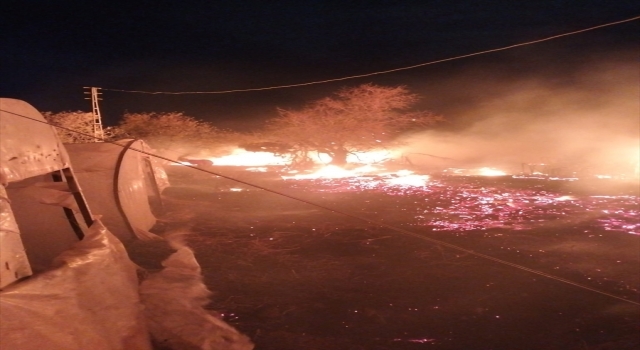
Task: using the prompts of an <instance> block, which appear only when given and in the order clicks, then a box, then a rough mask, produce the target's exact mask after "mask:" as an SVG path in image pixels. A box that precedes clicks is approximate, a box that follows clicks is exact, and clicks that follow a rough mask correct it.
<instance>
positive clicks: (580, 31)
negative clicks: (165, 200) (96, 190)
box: [102, 16, 640, 95]
mask: <svg viewBox="0 0 640 350" xmlns="http://www.w3.org/2000/svg"><path fill="white" fill-rule="evenodd" d="M638 19H640V16H636V17H631V18H627V19H623V20H620V21H615V22H609V23H605V24H600V25H597V26H593V27H589V28H585V29H580V30H575V31H572V32H568V33H563V34H557V35H553V36H550V37H546V38H542V39H537V40H532V41H527V42H523V43H519V44H514V45H509V46H503V47H499V48H496V49H490V50H484V51H479V52H474V53H470V54H465V55H460V56H454V57H449V58H444V59H440V60H436V61H430V62H425V63H419V64H415V65H412V66H407V67H400V68H394V69H388V70H383V71H378V72H373V73H366V74H357V75H351V76H347V77H342V78H334V79H326V80H319V81H311V82H306V83H299V84H290V85H277V86H269V87H262V88H249V89H235V90H221V91H182V92H170V91H140V90H122V89H107V88H102V90H104V91H117V92H131V93H139V94H149V95H161V94H162V95H193V94H228V93H234V92H248V91H263V90H275V89H285V88H293V87H299V86H307V85H317V84H324V83H330V82H334V81H343V80H350V79H356V78H364V77H370V76H374V75H381V74H387V73H393V72H399V71H403V70H408V69H414V68H419V67H424V66H429V65H432V64H436V63H442V62H448V61H454V60H458V59H461V58H467V57H473V56H479V55H484V54H487V53H492V52H498V51H504V50H509V49H513V48H516V47H521V46H526V45H532V44H537V43H541V42H545V41H549V40H553V39H557V38H562V37H565V36H570V35H575V34H579V33H584V32H588V31H591V30H595V29H600V28H604V27H610V26H614V25H617V24H622V23H627V22H632V21H635V20H638Z"/></svg>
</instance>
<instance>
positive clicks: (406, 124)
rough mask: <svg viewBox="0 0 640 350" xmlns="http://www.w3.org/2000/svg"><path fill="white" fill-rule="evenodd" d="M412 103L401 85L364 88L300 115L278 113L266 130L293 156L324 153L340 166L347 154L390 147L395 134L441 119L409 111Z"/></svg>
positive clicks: (319, 103) (414, 98) (314, 104)
mask: <svg viewBox="0 0 640 350" xmlns="http://www.w3.org/2000/svg"><path fill="white" fill-rule="evenodd" d="M417 100H418V96H417V95H415V94H412V93H410V92H409V91H408V90H407V88H406V87H403V86H398V87H386V86H377V85H373V84H364V85H360V86H358V87H354V88H345V89H343V90H340V91H338V92H337V93H336V94H335V95H334V96H332V97H327V98H324V99H321V100H318V101H315V102H312V103H311V104H309V105H307V106H306V107H304V108H302V109H300V110H284V109H280V110H279V113H280V116H279V117H277V118H275V119H273V120H272V121H270V123H269V125H268V129H269V131H270V135H271V136H272V138H273V139H274V140H275V141H277V142H280V143H283V144H287V145H290V146H291V147H293V148H294V149H295V150H296V152H298V153H299V154H302V153H303V154H308V152H311V151H317V152H320V153H326V154H328V155H329V156H331V158H332V161H331V163H332V164H335V165H344V164H345V163H346V161H347V155H349V154H350V153H353V152H363V151H370V150H374V149H383V148H388V147H391V146H394V145H395V143H394V138H395V137H396V136H398V134H399V133H401V132H404V131H408V130H412V129H419V128H424V127H426V126H429V125H432V124H434V123H436V122H438V121H441V120H443V119H442V117H440V116H437V115H434V114H433V113H431V112H424V111H409V109H410V108H411V107H412V106H413V105H414V104H415V103H416V102H417Z"/></svg>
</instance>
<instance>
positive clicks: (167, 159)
mask: <svg viewBox="0 0 640 350" xmlns="http://www.w3.org/2000/svg"><path fill="white" fill-rule="evenodd" d="M0 111H2V112H5V113H9V114H13V115H15V116H18V117H22V118H26V119H29V120H32V121H35V122H38V123H42V124H48V125H51V126H53V127H56V128H60V129H64V130H67V131H71V132H74V133H77V134H80V135H84V136H88V137H92V138H96V139H98V140H100V141H104V142H107V143H111V144H114V145H117V146H120V147H124V146H123V145H121V144H119V143H117V142H115V141H106V140H103V139H100V138H98V137H96V136H93V135H90V134H87V133H83V132H80V131H76V130H73V129H71V128H67V127H64V126H61V125H54V124H50V123H48V122H47V121H42V120H37V119H34V118H31V117H28V116H25V115H21V114H18V113H14V112H10V111H7V110H4V109H0ZM129 149H130V150H132V151H136V152H139V153H142V154H145V155H148V156H151V157H155V158H158V159H162V160H166V161H168V162H171V163H175V164H182V162H180V161H178V160H175V159H171V158H167V157H164V156H160V155H157V154H154V153H151V152H147V151H144V150H141V149H137V148H134V147H130V148H129ZM182 165H184V166H186V167H189V168H192V169H195V170H199V171H202V172H205V173H207V174H211V175H215V176H219V177H222V178H225V179H228V180H232V181H235V182H238V183H241V184H244V185H247V186H251V187H254V188H257V189H260V190H263V191H267V192H271V193H274V194H277V195H280V196H283V197H286V198H289V199H293V200H296V201H299V202H302V203H306V204H309V205H312V206H314V207H317V208H321V209H325V210H328V211H330V212H333V213H336V214H340V215H343V216H347V217H351V218H354V219H358V220H362V221H365V222H368V223H370V224H373V225H378V226H380V227H385V228H388V229H390V230H392V231H395V232H398V233H401V234H404V235H406V236H410V237H414V238H418V239H421V240H424V241H427V242H430V243H433V244H436V245H440V246H443V247H447V248H450V249H454V250H458V251H461V252H464V253H468V254H470V255H473V256H477V257H479V258H483V259H486V260H490V261H493V262H496V263H499V264H502V265H506V266H510V267H513V268H516V269H519V270H522V271H527V272H530V273H533V274H536V275H539V276H542V277H546V278H549V279H552V280H556V281H558V282H562V283H565V284H569V285H572V286H575V287H578V288H581V289H585V290H588V291H591V292H595V293H598V294H601V295H605V296H608V297H611V298H614V299H618V300H621V301H625V302H628V303H631V304H634V305H637V306H640V302H639V301H635V300H631V299H627V298H625V297H622V296H619V295H616V294H612V293H609V292H605V291H603V290H600V289H597V288H593V287H589V286H587V285H584V284H581V283H578V282H574V281H572V280H569V279H566V278H562V277H559V276H555V275H552V274H549V273H546V272H543V271H540V270H536V269H532V268H529V267H526V266H522V265H518V264H516V263H512V262H509V261H506V260H502V259H499V258H496V257H493V256H490V255H486V254H482V253H478V252H476V251H474V250H471V249H467V248H463V247H460V246H458V245H455V244H451V243H447V242H444V241H441V240H438V239H435V238H430V237H427V236H423V235H421V234H418V233H415V232H412V231H409V230H405V229H403V228H400V227H396V226H393V225H389V224H387V223H384V222H381V221H377V220H371V219H368V218H366V217H363V216H359V215H355V214H351V213H348V212H344V211H341V210H337V209H334V208H331V207H328V206H325V205H322V204H318V203H315V202H313V201H309V200H306V199H304V198H300V197H296V196H292V195H290V194H287V193H283V192H280V191H276V190H272V189H270V188H267V187H263V186H260V185H256V184H253V183H250V182H247V181H243V180H239V179H236V178H233V177H231V176H227V175H223V174H220V173H217V172H214V171H210V170H206V169H202V168H198V167H196V166H192V165H185V164H182Z"/></svg>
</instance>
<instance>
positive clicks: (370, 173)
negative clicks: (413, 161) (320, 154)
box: [282, 165, 429, 187]
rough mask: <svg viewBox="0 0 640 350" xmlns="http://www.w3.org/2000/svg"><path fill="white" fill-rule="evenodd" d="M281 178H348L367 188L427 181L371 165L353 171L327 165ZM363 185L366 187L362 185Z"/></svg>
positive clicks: (408, 173)
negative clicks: (310, 171) (312, 171)
mask: <svg viewBox="0 0 640 350" xmlns="http://www.w3.org/2000/svg"><path fill="white" fill-rule="evenodd" d="M291 173H293V172H291ZM282 178H283V179H285V180H312V179H342V178H349V181H350V182H353V183H360V184H362V185H363V186H367V187H375V186H378V185H380V184H382V183H384V184H387V185H391V186H425V185H426V182H427V180H428V179H429V177H428V176H427V175H416V174H413V172H412V171H410V170H400V171H397V172H383V171H382V170H380V169H378V168H376V167H374V166H372V165H365V166H362V167H359V168H355V169H353V170H346V169H343V168H340V167H338V166H335V165H328V166H326V167H323V168H321V169H320V170H318V171H316V172H314V173H311V174H296V175H291V176H282ZM365 183H366V184H367V185H364V184H365Z"/></svg>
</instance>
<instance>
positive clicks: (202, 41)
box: [0, 0, 640, 130]
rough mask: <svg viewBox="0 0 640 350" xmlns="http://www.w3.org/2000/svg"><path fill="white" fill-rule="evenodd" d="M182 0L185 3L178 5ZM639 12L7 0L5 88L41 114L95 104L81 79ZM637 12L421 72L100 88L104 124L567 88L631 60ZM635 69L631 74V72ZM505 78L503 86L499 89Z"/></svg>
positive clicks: (369, 62) (212, 74)
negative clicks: (330, 99)
mask: <svg viewBox="0 0 640 350" xmlns="http://www.w3.org/2000/svg"><path fill="white" fill-rule="evenodd" d="M186 4H188V5H186ZM638 15H640V3H639V2H638V1H633V0H616V1H611V0H606V1H605V0H603V1H595V0H584V1H561V0H556V1H549V0H541V1H523V2H520V1H426V0H425V1H411V2H409V1H376V2H369V1H293V2H285V1H225V2H223V1H211V0H209V1H189V2H179V1H126V2H121V1H82V2H81V1H24V0H22V1H14V0H9V1H3V4H2V11H0V33H1V34H0V43H1V47H2V49H1V50H0V63H1V65H0V74H1V75H0V76H1V82H0V96H2V97H10V98H17V99H22V100H25V101H27V102H29V103H31V104H32V105H34V106H35V107H36V108H38V109H39V110H41V111H54V112H59V111H64V110H86V111H89V110H90V103H89V101H87V100H84V99H83V97H84V95H83V89H82V87H83V86H97V87H102V88H105V89H123V90H145V91H174V92H177V91H219V90H232V89H247V88H261V87H268V86H274V85H287V84H298V83H305V82H311V81H316V80H325V79H333V78H341V77H344V76H351V75H357V74H366V73H371V72H375V71H380V70H388V69H394V68H400V67H404V66H411V65H415V64H420V63H424V62H429V61H433V60H439V59H444V58H448V57H453V56H457V55H464V54H469V53H474V52H477V51H483V50H489V49H494V48H499V47H504V46H508V45H513V44H518V43H521V42H526V41H531V40H536V39H542V38H545V37H548V36H552V35H556V34H562V33H565V32H570V31H574V30H579V29H584V28H588V27H591V26H596V25H600V24H605V23H609V22H614V21H619V20H624V19H628V18H632V17H635V16H638ZM639 23H640V21H638V20H636V21H633V22H627V23H623V24H620V25H616V26H611V27H607V28H602V29H598V30H594V31H590V32H586V33H581V34H577V35H573V36H569V37H564V38H560V39H556V40H552V41H548V42H544V43H539V44H534V45H530V46H525V47H520V48H516V49H512V50H507V51H502V52H497V53H490V54H486V55H482V56H476V57H471V58H464V59H460V60H456V61H451V62H445V63H440V64H435V65H430V66H425V67H421V68H417V69H412V70H406V71H401V72H395V73H391V74H384V75H377V76H373V77H366V78H358V79H353V80H346V81H338V82H332V83H326V84H319V85H311V86H305V87H297V88H287V89H280V90H271V91H256V92H241V93H233V94H219V95H211V94H201V95H147V94H134V93H124V92H116V91H104V95H103V97H104V100H103V101H102V102H101V103H102V104H101V107H102V113H103V118H104V120H105V124H107V125H113V124H115V123H116V122H117V120H118V118H119V117H120V116H121V115H122V113H123V112H125V111H130V112H145V111H146V112H151V111H159V112H160V111H184V112H186V113H187V114H189V115H192V116H194V117H197V118H201V119H204V120H208V121H211V122H213V123H214V124H216V125H218V126H222V127H231V128H236V129H239V130H248V129H252V128H258V127H259V126H260V125H261V122H262V121H264V120H265V119H267V118H269V117H273V116H275V115H276V107H280V108H297V107H300V106H301V105H303V104H304V103H306V102H309V101H312V100H315V99H318V98H322V97H325V96H327V95H329V94H330V93H332V92H334V91H336V90H338V89H340V88H342V87H345V86H355V85H359V84H363V83H375V84H380V85H406V86H408V87H409V89H410V90H411V91H413V92H416V93H418V94H420V95H421V96H422V97H423V99H422V101H421V105H420V106H419V107H420V108H423V109H429V110H432V111H434V112H436V113H439V114H443V115H444V116H445V117H447V118H450V119H451V120H452V121H455V120H456V118H457V115H458V114H459V113H460V111H461V110H463V109H468V108H471V107H473V106H477V105H481V104H482V101H483V100H484V99H485V98H492V97H495V96H496V95H498V94H500V93H503V92H504V91H503V90H504V89H505V87H504V86H505V85H501V84H497V85H496V84H495V83H498V82H501V83H503V82H509V84H510V85H509V86H514V84H515V85H517V84H518V81H525V80H526V81H530V80H531V79H536V80H539V81H544V82H545V84H550V85H552V86H563V87H566V86H570V85H571V84H572V83H573V82H574V81H575V79H577V76H579V75H580V74H583V72H584V71H585V70H588V69H589V67H591V65H593V64H597V63H598V62H600V63H602V62H613V63H614V64H618V63H619V64H627V63H629V62H634V60H635V61H637V57H638V40H637V39H638V33H639V31H638V29H639ZM637 78H638V77H637V76H636V77H635V79H637ZM498 85H499V86H500V87H497V86H498Z"/></svg>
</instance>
